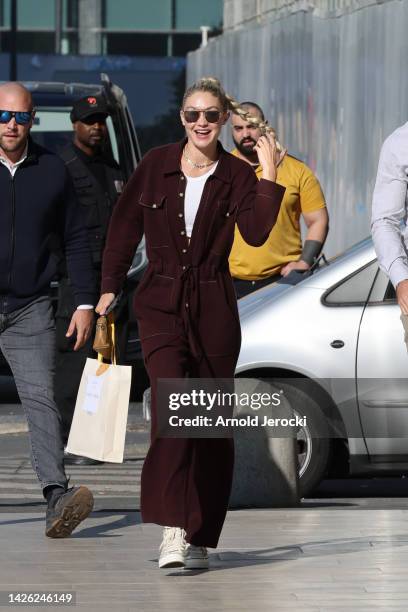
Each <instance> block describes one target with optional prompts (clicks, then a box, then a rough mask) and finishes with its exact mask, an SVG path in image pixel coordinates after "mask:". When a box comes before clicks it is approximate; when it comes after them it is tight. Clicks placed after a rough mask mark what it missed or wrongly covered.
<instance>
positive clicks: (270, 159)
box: [255, 133, 286, 181]
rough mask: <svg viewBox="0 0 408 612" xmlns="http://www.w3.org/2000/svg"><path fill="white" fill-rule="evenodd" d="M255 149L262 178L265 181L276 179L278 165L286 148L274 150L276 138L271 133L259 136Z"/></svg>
mask: <svg viewBox="0 0 408 612" xmlns="http://www.w3.org/2000/svg"><path fill="white" fill-rule="evenodd" d="M255 149H256V152H257V154H258V159H259V163H260V164H261V166H262V178H264V179H266V180H267V181H276V176H277V172H278V166H279V164H280V163H281V161H282V160H283V158H284V157H285V155H286V149H284V150H283V151H280V152H279V151H277V150H276V140H275V137H274V136H273V134H271V133H268V134H265V136H261V137H260V138H259V139H258V142H257V143H256V145H255Z"/></svg>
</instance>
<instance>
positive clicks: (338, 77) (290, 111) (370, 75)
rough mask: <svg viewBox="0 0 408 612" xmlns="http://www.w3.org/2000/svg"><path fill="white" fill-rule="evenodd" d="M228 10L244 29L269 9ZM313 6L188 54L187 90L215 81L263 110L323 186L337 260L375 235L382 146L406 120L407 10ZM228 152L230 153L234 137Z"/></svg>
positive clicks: (395, 2) (395, 0) (396, 5)
mask: <svg viewBox="0 0 408 612" xmlns="http://www.w3.org/2000/svg"><path fill="white" fill-rule="evenodd" d="M230 4H231V6H232V4H233V5H235V4H236V7H235V8H234V15H235V17H234V18H236V19H237V22H238V17H239V15H241V17H239V18H240V19H242V18H244V17H245V16H246V17H245V18H247V17H248V16H250V15H251V14H252V13H253V11H254V9H255V8H256V6H260V5H263V6H266V2H259V0H258V2H256V1H255V0H254V1H248V2H240V1H239V0H233V2H232V3H230V2H229V0H226V3H225V11H226V13H227V12H228V10H230V9H231V7H230V6H229V5H230ZM268 4H272V2H269V3H268ZM273 4H279V5H281V4H282V5H283V4H285V6H286V9H288V6H289V3H283V2H274V3H273ZM309 4H311V5H312V6H311V8H310V7H309V9H308V10H303V9H302V7H303V3H300V2H296V3H291V12H290V13H288V14H287V15H286V16H283V17H281V18H279V19H275V18H273V16H271V15H269V17H268V15H267V14H266V13H265V14H263V15H262V16H261V18H260V19H259V22H258V21H257V20H254V19H252V20H250V21H249V22H248V23H249V25H245V27H243V26H242V27H238V26H237V27H234V28H232V27H231V28H230V29H229V30H227V31H226V32H225V33H224V34H223V35H222V36H220V37H218V38H215V39H212V40H210V42H209V44H208V46H207V47H206V48H203V49H199V50H198V51H195V52H193V53H190V54H189V56H188V64H187V65H188V69H187V81H188V83H191V82H192V81H194V80H195V79H196V78H197V77H200V76H203V75H208V74H213V75H215V76H217V77H219V78H220V80H221V81H222V83H223V84H224V86H225V88H226V89H227V90H228V91H229V92H230V93H231V94H232V95H234V96H235V97H237V98H238V99H241V100H242V99H253V100H255V101H257V102H258V103H259V104H261V106H262V107H263V108H264V110H265V113H266V116H267V118H268V119H269V122H270V124H271V125H273V126H274V127H275V128H276V129H277V132H278V136H279V139H280V141H281V142H282V143H283V144H284V145H285V146H287V147H288V149H289V152H291V153H292V154H293V155H295V156H297V157H299V158H301V159H303V160H304V161H305V162H306V163H308V164H309V165H310V166H311V168H312V169H313V170H314V171H315V172H316V174H317V176H318V177H319V179H320V181H321V184H322V186H323V189H324V192H325V195H326V198H327V203H328V207H329V212H330V217H331V224H330V226H331V229H330V234H329V238H328V242H327V245H326V253H328V254H329V255H332V254H335V253H337V252H339V251H340V250H342V249H344V248H345V247H347V246H349V245H351V244H353V243H354V242H356V241H358V240H360V239H362V238H364V237H365V236H367V235H368V234H369V230H370V224H369V219H370V213H371V197H372V190H373V186H374V180H375V175H376V171H377V164H378V156H379V151H380V147H381V143H382V141H383V140H384V138H385V137H386V136H387V135H388V134H389V133H390V132H391V131H393V130H394V129H395V128H396V127H397V126H398V125H401V124H402V123H405V121H406V120H407V118H408V79H407V78H405V74H406V65H405V64H406V61H405V58H407V57H408V36H407V32H408V2H407V1H401V0H386V1H385V2H383V3H382V4H379V3H370V4H369V5H368V6H363V4H364V3H360V2H359V3H358V4H357V3H356V2H355V3H354V5H353V6H352V5H351V3H350V2H347V3H346V2H343V3H338V5H339V6H337V8H336V6H334V8H333V7H332V10H337V11H338V12H339V11H340V13H339V15H337V16H333V13H331V14H330V15H329V13H327V11H329V9H330V4H333V5H334V3H329V2H325V3H323V2H322V1H321V2H311V3H309ZM353 7H354V9H353ZM306 8H307V7H306ZM356 8H358V9H359V10H355V9H356ZM323 9H326V14H325V15H324V14H323V12H322V11H323ZM231 10H232V9H231ZM239 11H241V12H239ZM251 11H252V13H251ZM319 11H320V12H319ZM321 15H323V16H321ZM231 23H232V22H231V21H229V22H227V24H226V25H227V28H228V27H229V25H231ZM223 142H224V144H226V145H227V146H230V145H231V140H230V138H229V134H228V129H224V136H223Z"/></svg>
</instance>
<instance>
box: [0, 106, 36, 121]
mask: <svg viewBox="0 0 408 612" xmlns="http://www.w3.org/2000/svg"><path fill="white" fill-rule="evenodd" d="M13 117H14V119H15V120H16V123H18V125H27V124H28V123H30V121H31V119H32V118H33V113H32V111H9V110H0V123H8V122H9V121H11V120H12V118H13Z"/></svg>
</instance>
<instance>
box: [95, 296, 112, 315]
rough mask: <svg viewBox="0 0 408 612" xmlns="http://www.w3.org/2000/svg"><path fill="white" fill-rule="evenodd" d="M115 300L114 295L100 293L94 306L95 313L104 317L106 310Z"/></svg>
mask: <svg viewBox="0 0 408 612" xmlns="http://www.w3.org/2000/svg"><path fill="white" fill-rule="evenodd" d="M114 299H115V294H114V293H102V295H101V297H100V299H99V302H98V304H97V305H96V308H95V310H96V312H97V313H98V314H100V315H104V314H105V313H106V311H107V310H108V308H109V306H110V305H111V304H112V302H113V300H114Z"/></svg>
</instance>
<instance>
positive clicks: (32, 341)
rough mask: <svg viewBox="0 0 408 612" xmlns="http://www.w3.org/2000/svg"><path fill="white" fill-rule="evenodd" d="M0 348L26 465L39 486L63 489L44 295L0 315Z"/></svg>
mask: <svg viewBox="0 0 408 612" xmlns="http://www.w3.org/2000/svg"><path fill="white" fill-rule="evenodd" d="M0 348H1V350H2V352H3V354H4V357H5V358H6V360H7V362H8V364H9V365H10V368H11V371H12V373H13V376H14V380H15V383H16V387H17V390H18V394H19V396H20V401H21V403H22V406H23V409H24V411H25V414H26V416H27V421H28V428H29V436H30V445H31V462H32V465H33V468H34V471H35V473H36V474H37V477H38V480H39V481H40V484H41V487H42V488H44V487H46V486H47V485H51V484H56V485H60V486H62V487H64V488H66V486H67V478H66V475H65V471H64V449H63V444H62V439H61V428H60V416H59V412H58V409H57V406H56V404H55V401H54V370H55V324H54V316H53V311H52V306H51V302H50V299H49V298H48V297H41V298H38V299H37V300H35V301H33V302H31V303H30V304H28V305H27V306H24V307H23V308H19V309H18V310H15V311H14V312H11V313H9V314H0Z"/></svg>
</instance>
